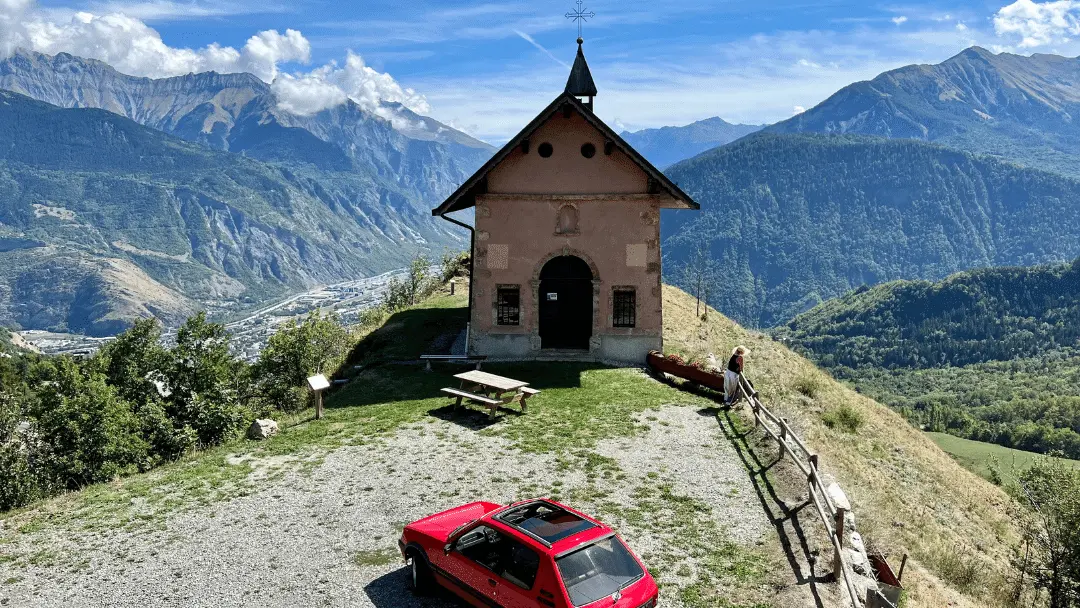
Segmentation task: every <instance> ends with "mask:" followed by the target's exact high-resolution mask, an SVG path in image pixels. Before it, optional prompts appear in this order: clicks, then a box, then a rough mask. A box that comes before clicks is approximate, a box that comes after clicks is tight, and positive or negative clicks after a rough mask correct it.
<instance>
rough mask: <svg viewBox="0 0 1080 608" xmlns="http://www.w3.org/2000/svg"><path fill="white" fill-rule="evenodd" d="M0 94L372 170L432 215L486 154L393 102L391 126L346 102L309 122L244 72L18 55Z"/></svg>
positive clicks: (224, 143)
mask: <svg viewBox="0 0 1080 608" xmlns="http://www.w3.org/2000/svg"><path fill="white" fill-rule="evenodd" d="M0 89H7V90H11V91H14V92H16V93H21V94H24V95H26V96H28V97H31V98H33V99H37V100H39V101H44V102H47V103H50V104H52V105H56V106H60V107H72V108H76V107H81V108H99V109H104V110H108V111H111V112H114V113H116V114H119V115H122V116H125V117H127V118H130V119H132V120H134V121H135V122H138V123H140V124H142V125H144V126H148V127H151V128H154V129H157V130H159V131H162V132H165V133H169V134H170V135H175V136H178V137H180V138H181V139H186V140H188V141H193V142H196V143H199V144H201V145H204V146H206V147H209V148H211V149H214V150H222V151H229V152H234V153H238V154H243V155H246V156H251V157H253V158H256V159H258V160H264V161H271V162H286V163H303V164H309V165H312V166H315V167H317V168H319V169H323V170H329V171H347V170H350V169H354V170H361V171H374V172H375V173H376V174H378V175H382V176H384V177H385V178H388V179H392V180H394V181H396V182H397V183H398V185H400V186H404V187H405V188H406V189H407V190H410V191H411V193H412V196H411V197H410V198H412V199H414V200H415V201H416V202H417V205H416V208H417V209H420V208H423V207H426V208H428V209H430V208H431V207H433V206H434V205H435V204H437V203H438V202H440V201H441V200H442V199H443V198H445V196H447V195H449V194H450V193H451V192H452V191H453V190H454V189H456V187H457V185H458V184H460V183H461V182H463V181H464V180H465V179H467V178H468V177H469V176H470V175H472V173H473V172H474V171H475V170H476V169H477V168H478V167H479V166H480V165H482V164H483V163H484V162H485V161H486V160H487V159H488V158H489V157H490V155H491V154H492V153H493V152H494V148H492V147H491V146H489V145H488V144H486V143H484V142H481V141H479V140H476V139H474V138H472V137H470V136H468V135H466V134H464V133H461V132H459V131H456V130H454V129H452V128H450V127H448V126H446V125H443V124H442V123H439V122H438V121H435V120H433V119H430V118H427V117H421V116H419V115H417V114H415V113H413V112H411V111H409V110H408V109H407V108H404V107H402V106H400V105H399V104H386V105H385V106H384V107H385V108H386V109H387V111H388V112H390V113H393V114H394V115H396V116H400V117H401V119H402V120H401V122H402V124H404V125H405V127H403V129H402V130H399V129H397V128H395V126H394V124H393V121H391V120H388V119H386V118H384V117H382V116H379V115H377V114H374V113H371V112H368V111H366V110H364V109H363V108H361V107H360V106H359V105H357V104H356V103H355V102H353V101H352V100H346V101H345V102H344V103H342V104H340V105H338V106H336V107H334V108H329V109H326V110H323V111H321V112H318V113H315V114H312V115H300V114H295V113H292V112H288V111H286V110H284V109H282V108H281V107H280V106H279V103H278V100H277V97H276V96H275V95H274V93H273V90H272V88H271V86H270V85H269V84H267V83H265V82H263V81H261V80H259V79H258V78H257V77H256V76H254V75H252V74H246V73H238V74H218V73H216V72H203V73H197V74H188V75H185V76H175V77H171V78H162V79H152V78H144V77H135V76H128V75H126V74H123V73H121V72H119V71H117V70H116V69H114V68H112V67H111V66H109V65H108V64H107V63H104V62H101V61H97V60H87V59H83V58H81V57H77V56H74V55H70V54H67V53H61V54H58V55H55V56H49V55H45V54H42V53H37V52H34V51H27V50H25V49H20V50H18V51H17V52H16V53H15V54H14V55H13V56H11V57H9V58H8V59H5V60H3V61H0Z"/></svg>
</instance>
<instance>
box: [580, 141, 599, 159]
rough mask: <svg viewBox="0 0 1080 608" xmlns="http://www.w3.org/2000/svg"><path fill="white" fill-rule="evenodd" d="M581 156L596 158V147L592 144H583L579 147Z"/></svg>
mask: <svg viewBox="0 0 1080 608" xmlns="http://www.w3.org/2000/svg"><path fill="white" fill-rule="evenodd" d="M581 155H582V156H584V157H585V158H592V157H594V156H596V146H594V145H592V144H585V145H584V146H581Z"/></svg>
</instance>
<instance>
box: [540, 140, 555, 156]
mask: <svg viewBox="0 0 1080 608" xmlns="http://www.w3.org/2000/svg"><path fill="white" fill-rule="evenodd" d="M536 151H537V152H539V153H540V156H543V157H544V158H551V155H552V154H554V153H555V148H553V147H551V144H549V143H547V142H546V141H545V142H544V143H542V144H540V147H539V148H537V149H536Z"/></svg>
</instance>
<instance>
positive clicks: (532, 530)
mask: <svg viewBox="0 0 1080 608" xmlns="http://www.w3.org/2000/svg"><path fill="white" fill-rule="evenodd" d="M496 518H497V519H498V520H499V521H501V522H503V523H505V524H508V525H510V526H513V527H515V528H517V529H519V530H521V531H522V532H525V533H526V534H529V535H530V536H533V537H535V538H538V539H540V540H542V541H543V542H545V543H547V544H548V545H551V544H553V543H556V542H558V541H560V540H562V539H564V538H566V537H568V536H573V535H574V534H577V533H578V532H582V531H584V530H588V529H589V528H595V527H596V524H594V523H592V522H591V521H588V520H586V519H582V518H581V517H580V516H578V515H574V514H573V513H570V512H569V511H567V510H565V509H560V508H559V507H556V506H555V505H553V504H551V503H547V502H533V503H529V504H525V505H521V506H519V507H514V508H512V509H508V510H506V511H504V512H502V513H500V514H499V515H498V516H496Z"/></svg>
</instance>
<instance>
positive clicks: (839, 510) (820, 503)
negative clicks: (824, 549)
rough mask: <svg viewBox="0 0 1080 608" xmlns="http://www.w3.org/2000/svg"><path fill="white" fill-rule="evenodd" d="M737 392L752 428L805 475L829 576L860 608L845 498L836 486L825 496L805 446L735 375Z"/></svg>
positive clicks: (814, 459)
mask: <svg viewBox="0 0 1080 608" xmlns="http://www.w3.org/2000/svg"><path fill="white" fill-rule="evenodd" d="M739 391H740V392H741V393H742V396H743V397H745V398H746V400H747V402H749V403H750V407H751V409H752V410H753V412H754V424H755V426H760V427H761V428H763V429H765V432H766V433H768V434H769V435H770V436H771V437H772V438H773V439H775V440H776V442H777V443H778V444H780V448H781V452H780V455H781V456H783V454H784V452H787V453H789V454H791V458H792V462H794V463H795V466H797V467H798V468H799V470H800V471H802V472H803V474H804V475H806V482H807V487H808V488H809V491H810V499H811V500H812V501H813V503H814V508H815V509H816V510H817V513H818V515H819V516H820V517H821V523H822V524H823V525H824V526H825V531H826V532H827V533H828V535H829V539H830V540H831V541H832V546H833V576H834V578H835V579H836V580H837V581H839V580H840V579H841V578H843V579H844V584H845V586H846V587H847V590H848V595H849V596H850V597H851V605H852V608H863V604H862V602H860V601H859V594H858V593H857V592H856V591H855V584H854V583H853V582H852V578H853V577H854V572H851V565H850V564H849V563H848V560H846V559H844V516H845V514H846V513H847V511H848V510H849V509H850V506H849V505H847V498H846V497H845V496H843V491H841V490H840V489H839V486H836V491H837V493H838V496H837V497H836V498H837V499H836V500H834V499H833V497H832V496H830V495H829V490H828V489H827V488H825V486H824V485H823V484H822V482H821V476H820V475H819V474H818V455H817V454H815V453H813V452H811V451H810V449H809V448H807V446H806V443H805V442H803V440H802V439H801V438H800V437H799V436H798V435H796V434H795V432H794V431H792V430H791V427H790V426H789V425H788V421H787V420H785V419H784V418H781V417H780V416H777V415H776V414H774V413H772V412H771V411H770V410H769V408H767V407H765V404H763V403H762V402H761V400H760V399H758V393H757V391H755V390H754V387H753V386H751V385H750V381H749V380H747V379H746V377H745V376H743V375H742V374H739ZM774 426H775V427H776V429H775V430H774V429H773V428H772V427H774ZM796 448H798V451H800V452H802V453H803V455H804V456H805V460H806V462H805V463H804V462H803V460H802V459H801V458H800V457H799V456H798V455H797V454H796ZM834 485H835V484H834ZM837 503H842V504H837Z"/></svg>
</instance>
